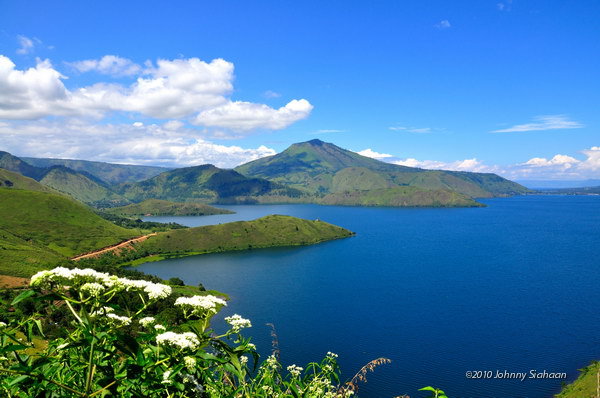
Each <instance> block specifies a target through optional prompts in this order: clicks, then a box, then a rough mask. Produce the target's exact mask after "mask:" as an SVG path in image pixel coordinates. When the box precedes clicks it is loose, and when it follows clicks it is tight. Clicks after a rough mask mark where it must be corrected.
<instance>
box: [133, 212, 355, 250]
mask: <svg viewBox="0 0 600 398" xmlns="http://www.w3.org/2000/svg"><path fill="white" fill-rule="evenodd" d="M352 235H353V232H351V231H348V230H347V229H344V228H341V227H338V226H335V225H332V224H329V223H326V222H323V221H318V220H317V221H311V220H304V219H300V218H295V217H290V216H280V215H271V216H266V217H262V218H259V219H257V220H253V221H238V222H232V223H226V224H220V225H210V226H204V227H196V228H187V229H178V230H172V231H168V232H162V233H159V234H158V235H156V236H153V237H150V238H148V239H147V240H145V241H144V242H142V243H140V244H139V246H140V247H141V248H143V249H144V250H146V251H147V252H148V253H150V254H153V255H156V254H159V255H160V254H168V255H192V254H202V253H213V252H223V251H233V250H248V249H257V248H263V247H273V246H299V245H310V244H314V243H319V242H323V241H327V240H332V239H339V238H345V237H348V236H352ZM151 259H154V260H156V259H158V258H157V257H151Z"/></svg>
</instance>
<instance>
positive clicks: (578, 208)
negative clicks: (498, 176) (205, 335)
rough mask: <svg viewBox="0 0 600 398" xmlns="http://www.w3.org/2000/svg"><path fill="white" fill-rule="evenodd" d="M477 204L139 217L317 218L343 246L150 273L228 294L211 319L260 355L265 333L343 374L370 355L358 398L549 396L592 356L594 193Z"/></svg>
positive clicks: (598, 227) (597, 298) (598, 280)
mask: <svg viewBox="0 0 600 398" xmlns="http://www.w3.org/2000/svg"><path fill="white" fill-rule="evenodd" d="M484 202H485V203H486V204H487V205H488V206H487V207H485V208H473V209H402V208H365V207H338V206H318V205H261V206H223V207H226V208H228V209H231V210H234V211H236V212H237V213H236V214H231V215H216V216H206V217H146V218H145V219H146V220H152V221H173V222H178V223H181V224H185V225H189V226H198V225H207V224H217V223H223V222H230V221H237V220H250V219H255V218H258V217H260V216H263V215H267V214H287V215H292V216H296V217H302V218H307V219H316V218H318V219H321V220H324V221H327V222H331V223H333V224H337V225H340V226H343V227H345V228H348V229H350V230H352V231H354V232H356V233H357V235H356V236H355V237H352V238H348V239H342V240H336V241H331V242H326V243H323V244H319V245H313V246H307V247H300V248H298V247H293V248H276V249H262V250H254V251H243V252H234V253H220V254H210V255H201V256H193V257H187V258H181V259H171V260H165V261H160V262H156V263H148V264H144V265H142V266H140V267H139V269H140V270H141V271H144V272H148V273H151V274H155V275H158V276H160V277H162V278H170V277H174V276H177V277H180V278H181V279H183V280H184V281H185V282H186V283H187V284H190V285H195V284H198V283H200V282H201V283H203V284H204V286H206V288H208V289H216V290H220V291H223V292H226V293H228V294H229V295H230V297H231V301H230V303H229V305H228V307H227V308H226V309H225V310H224V311H222V312H221V313H220V314H219V315H218V316H217V317H218V319H217V320H216V323H215V327H217V328H219V327H223V325H222V322H220V321H219V319H222V317H224V316H226V315H230V314H233V313H238V314H241V315H242V316H244V317H247V318H250V319H251V320H252V323H253V327H252V328H251V329H250V330H249V332H248V334H249V335H251V336H252V337H253V341H254V342H255V343H256V344H257V346H258V347H259V351H260V352H261V354H262V355H268V354H269V350H270V346H271V337H270V328H269V327H268V326H266V323H273V324H274V325H275V327H276V331H277V335H278V340H279V346H280V349H281V357H282V361H283V362H284V363H286V364H291V363H296V364H298V365H303V364H306V363H307V362H309V361H316V360H320V359H321V358H323V357H324V356H325V354H326V353H327V351H333V352H336V353H337V354H339V363H340V365H341V367H342V371H343V376H344V377H351V376H352V375H353V374H354V372H356V371H357V370H358V369H360V367H361V366H363V365H364V364H366V363H367V362H369V361H370V360H372V359H375V358H377V357H387V358H390V359H391V360H392V361H393V362H392V363H391V364H389V365H383V366H381V367H379V368H377V369H376V371H375V373H372V374H369V376H368V383H367V384H364V385H362V386H361V389H360V396H361V397H367V398H371V397H393V396H397V395H401V394H409V395H410V396H411V397H419V396H422V395H421V394H420V393H418V392H417V391H416V390H417V389H418V388H421V387H423V386H427V385H433V386H436V387H439V388H442V389H444V390H445V391H446V393H447V394H448V395H449V396H451V397H528V398H537V397H551V396H552V395H553V394H555V393H557V392H558V391H559V390H560V388H561V384H562V383H563V382H568V381H571V380H573V379H574V378H576V376H577V374H578V373H577V369H579V368H581V367H583V366H585V365H587V364H589V362H590V361H592V360H596V359H600V344H599V343H600V333H599V332H598V331H599V330H600V317H599V316H598V310H597V306H598V303H599V302H600V289H599V288H598V287H599V286H600V272H598V268H599V267H600V260H599V256H598V248H599V247H600V197H598V196H525V197H512V198H496V199H488V200H484ZM479 370H480V371H492V372H493V374H496V372H497V371H500V372H503V371H508V372H529V371H530V370H537V371H538V372H542V371H543V370H546V371H547V372H566V373H567V379H566V380H562V379H558V380H557V379H525V380H524V381H521V380H515V379H478V380H476V379H469V378H467V377H466V372H467V371H479Z"/></svg>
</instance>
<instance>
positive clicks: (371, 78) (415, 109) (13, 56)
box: [0, 0, 600, 179]
mask: <svg viewBox="0 0 600 398" xmlns="http://www.w3.org/2000/svg"><path fill="white" fill-rule="evenodd" d="M598 15H600V2H597V1H583V0H582V1H548V0H546V1H524V0H513V1H509V0H494V1H487V0H473V1H454V2H448V1H421V2H406V1H387V2H386V1H373V2H356V1H314V2H313V1H305V2H291V1H254V2H241V1H235V2H234V1H219V2H200V1H189V2H177V1H171V2H152V1H144V2H135V1H128V2H122V3H117V2H87V1H72V2H71V1H62V2H52V1H43V2H42V1H39V2H38V1H29V2H10V1H0V55H1V57H0V142H2V144H0V149H2V150H7V151H9V152H11V153H14V154H16V155H21V156H47V157H69V158H82V159H93V160H103V161H112V162H126V163H137V164H156V165H169V166H174V165H181V166H187V165H192V164H201V163H206V162H210V163H214V164H217V165H219V166H224V167H233V166H235V165H236V164H239V163H243V162H245V161H247V160H250V159H253V158H256V157H259V156H265V155H269V154H273V153H275V152H279V151H282V150H284V149H285V148H286V147H287V146H289V145H290V144H292V143H294V142H300V141H306V140H310V139H314V138H319V139H322V140H324V141H328V142H333V143H335V144H337V145H339V146H342V147H344V148H347V149H351V150H355V151H361V152H362V153H363V154H366V155H369V156H373V157H377V158H379V159H381V160H384V161H389V162H396V163H399V164H405V165H411V166H419V167H427V168H450V169H458V170H472V171H491V172H497V173H499V174H501V175H503V176H506V177H509V178H513V179H530V178H534V179H585V178H600V134H599V127H600V112H599V106H600V73H599V72H598V71H599V70H600V51H599V50H600V28H599V27H598V26H599V25H598V21H597V18H598ZM367 150H370V151H367Z"/></svg>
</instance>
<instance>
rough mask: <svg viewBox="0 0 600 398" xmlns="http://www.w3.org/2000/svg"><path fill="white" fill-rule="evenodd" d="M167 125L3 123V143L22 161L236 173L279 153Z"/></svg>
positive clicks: (76, 121)
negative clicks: (226, 142)
mask: <svg viewBox="0 0 600 398" xmlns="http://www.w3.org/2000/svg"><path fill="white" fill-rule="evenodd" d="M165 125H168V126H165ZM165 125H163V126H159V125H157V124H150V125H146V124H143V123H141V122H135V123H133V124H104V125H100V124H91V123H88V122H87V121H83V120H80V119H68V120H64V121H56V120H55V121H48V120H38V121H30V122H10V123H3V124H0V142H2V149H3V150H6V151H8V152H11V153H14V154H16V155H21V156H33V157H56V158H71V159H86V160H97V161H103V162H114V163H130V164H148V165H164V166H173V167H182V166H193V165H199V164H206V163H212V164H214V165H216V166H218V167H226V168H230V167H235V166H237V165H239V164H242V163H246V162H249V161H251V160H255V159H258V158H261V157H264V156H270V155H274V154H275V153H276V152H275V151H274V150H273V149H271V148H268V147H266V146H263V145H261V146H259V147H257V148H243V147H240V146H237V145H220V144H216V143H213V142H211V141H208V140H205V139H202V138H199V137H198V131H197V130H195V129H189V128H184V127H183V126H181V125H180V126H177V125H176V124H173V123H171V124H169V122H167V123H166V124H165Z"/></svg>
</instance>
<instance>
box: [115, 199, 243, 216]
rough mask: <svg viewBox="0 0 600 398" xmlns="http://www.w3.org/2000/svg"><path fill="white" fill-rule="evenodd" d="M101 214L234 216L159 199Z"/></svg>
mask: <svg viewBox="0 0 600 398" xmlns="http://www.w3.org/2000/svg"><path fill="white" fill-rule="evenodd" d="M103 212H105V213H109V214H115V215H119V216H124V217H139V216H211V215H214V214H234V213H235V212H233V211H231V210H227V209H219V208H217V207H213V206H209V205H207V204H202V203H192V202H171V201H168V200H160V199H147V200H144V201H143V202H140V203H133V204H130V205H127V206H120V207H112V208H108V209H103Z"/></svg>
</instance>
